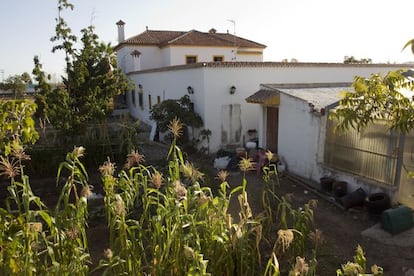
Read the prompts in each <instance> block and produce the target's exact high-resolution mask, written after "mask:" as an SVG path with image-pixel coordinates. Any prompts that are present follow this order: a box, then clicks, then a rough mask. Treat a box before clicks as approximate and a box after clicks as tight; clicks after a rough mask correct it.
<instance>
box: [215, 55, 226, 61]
mask: <svg viewBox="0 0 414 276" xmlns="http://www.w3.org/2000/svg"><path fill="white" fill-rule="evenodd" d="M213 61H214V62H222V61H224V57H223V56H214V57H213Z"/></svg>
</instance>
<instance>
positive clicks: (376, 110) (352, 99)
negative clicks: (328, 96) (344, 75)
mask: <svg viewBox="0 0 414 276" xmlns="http://www.w3.org/2000/svg"><path fill="white" fill-rule="evenodd" d="M404 74H405V73H404V71H403V70H399V71H391V72H389V73H388V74H387V75H386V76H381V75H380V74H372V75H371V77H370V78H363V77H355V79H354V82H353V83H352V87H353V88H354V92H348V93H346V94H345V96H344V98H343V99H342V100H341V101H340V104H339V106H338V107H337V108H336V109H335V110H334V112H333V113H331V117H332V118H335V119H336V120H337V121H338V124H337V126H336V129H337V130H340V131H344V130H347V129H349V128H355V129H357V130H360V129H361V128H364V127H366V126H367V125H368V124H370V123H371V122H373V121H374V120H378V119H383V120H386V121H387V123H388V125H389V127H390V128H391V129H395V130H398V131H401V132H407V131H409V130H410V129H413V128H414V106H413V103H412V98H411V97H407V96H406V95H404V94H403V93H404V91H406V92H408V91H410V90H412V89H413V88H414V81H413V80H410V79H408V78H406V77H405V76H404ZM411 94H412V92H411Z"/></svg>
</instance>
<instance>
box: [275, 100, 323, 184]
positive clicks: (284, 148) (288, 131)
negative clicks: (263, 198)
mask: <svg viewBox="0 0 414 276" xmlns="http://www.w3.org/2000/svg"><path fill="white" fill-rule="evenodd" d="M321 118H324V117H321V116H317V115H315V114H314V113H310V108H309V105H308V103H307V102H305V101H303V100H300V99H297V98H293V97H291V96H288V95H285V94H281V95H280V107H279V131H278V140H279V141H278V142H279V144H278V154H279V157H280V158H281V159H282V160H283V162H284V163H285V164H286V166H287V169H288V170H289V171H290V172H292V173H295V174H298V175H301V176H303V177H306V178H309V179H319V173H318V168H317V158H316V157H317V152H318V141H319V132H320V125H321Z"/></svg>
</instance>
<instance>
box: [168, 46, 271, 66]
mask: <svg viewBox="0 0 414 276" xmlns="http://www.w3.org/2000/svg"><path fill="white" fill-rule="evenodd" d="M233 50H234V49H232V48H228V47H184V46H176V47H169V53H170V64H169V65H171V66H173V65H181V64H185V63H186V59H185V58H186V56H197V62H211V61H214V60H213V57H214V56H223V57H224V60H223V61H232V60H234V52H233ZM256 51H257V49H256ZM236 60H237V61H262V60H263V54H249V55H237V54H236Z"/></svg>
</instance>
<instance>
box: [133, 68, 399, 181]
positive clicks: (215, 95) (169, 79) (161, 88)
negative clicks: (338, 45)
mask: <svg viewBox="0 0 414 276" xmlns="http://www.w3.org/2000/svg"><path fill="white" fill-rule="evenodd" d="M397 68H398V67H397V66H392V65H378V66H374V65H371V66H361V65H355V66H349V65H347V66H344V65H332V64H325V65H323V64H319V65H315V64H284V63H258V62H254V63H229V64H227V63H224V64H212V65H211V66H209V65H206V66H205V67H203V66H201V65H199V66H196V67H192V66H189V67H185V66H184V67H183V68H180V69H177V68H171V70H168V68H164V69H163V70H155V71H151V72H135V73H133V74H129V77H130V78H131V80H133V82H134V83H135V85H136V87H137V88H136V91H137V90H138V84H141V85H142V86H143V91H144V110H141V108H139V107H134V108H133V107H132V106H131V105H130V107H131V109H130V112H131V115H132V116H134V117H135V118H139V119H141V120H142V121H143V122H146V123H150V121H149V108H148V94H151V95H152V103H153V104H155V103H156V101H157V100H156V99H157V96H160V97H161V99H178V98H180V97H182V96H183V95H185V94H186V93H187V87H188V86H189V85H190V86H192V87H193V88H194V91H195V92H194V94H193V95H191V99H192V100H193V102H194V104H195V110H196V112H198V113H199V114H200V115H201V116H202V118H203V120H204V123H205V128H207V129H210V130H211V131H212V136H211V138H210V148H211V151H212V152H214V151H216V150H218V149H220V147H221V120H222V118H221V107H222V105H225V104H232V103H238V104H240V105H241V122H242V132H241V134H242V136H243V135H245V136H246V132H247V130H248V129H258V130H259V132H258V133H261V134H263V133H264V130H263V121H262V115H263V110H262V109H261V106H260V105H259V104H251V103H247V102H246V101H245V99H246V98H247V97H248V96H250V95H251V94H253V93H254V92H256V91H257V90H259V88H260V84H262V83H318V82H352V80H353V79H354V76H356V75H358V76H366V77H368V76H369V75H370V74H371V73H378V72H383V73H384V74H385V73H386V72H388V71H390V70H396V69H397ZM232 85H234V86H235V87H236V93H235V94H234V95H230V94H229V89H230V87H231V86H232ZM128 99H129V101H130V97H128ZM137 102H138V100H137ZM287 119H289V116H284V117H283V118H282V117H281V118H279V123H280V124H282V126H283V123H284V122H283V121H284V120H287ZM289 120H290V119H289ZM310 123H312V124H314V123H315V122H314V121H312V120H309V122H307V124H310ZM303 124H305V123H303ZM287 127H288V126H286V125H285V126H284V128H285V129H284V130H286V131H288V132H287V133H289V134H291V133H292V134H293V133H294V132H293V131H294V130H292V129H288V128H287ZM289 127H291V126H289ZM298 129H299V128H298ZM307 131H309V132H310V131H311V129H308V130H307ZM281 132H282V131H281ZM312 135H313V136H315V137H316V134H314V133H313V134H312ZM313 136H312V137H313ZM299 137H301V136H300V135H299ZM289 138H292V136H290V137H289ZM301 138H303V137H301ZM281 139H282V140H280V141H279V143H282V141H283V139H284V138H283V137H281ZM315 139H316V138H315ZM286 140H288V139H286ZM241 142H243V139H242V141H241ZM312 143H313V144H315V143H316V142H312ZM241 145H242V144H241ZM279 148H280V150H284V149H283V147H282V146H279ZM289 148H290V147H289ZM310 150H312V152H313V155H312V159H316V149H315V148H314V147H312V148H311V149H307V150H306V151H304V152H305V153H306V154H307V155H306V156H307V157H309V156H310V152H308V151H310ZM285 153H286V151H285ZM292 156H293V157H295V156H296V153H295V154H293V153H292ZM301 156H303V155H302V154H301ZM286 158H287V156H286ZM289 159H290V158H289ZM292 160H293V159H292ZM295 160H297V161H295V162H296V163H295V164H293V167H298V168H301V169H303V170H305V171H309V173H307V174H308V175H311V174H312V175H315V174H316V173H315V172H314V171H313V170H311V169H310V168H309V167H308V166H307V165H306V164H304V163H300V162H302V161H300V160H301V159H296V158H295Z"/></svg>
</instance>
